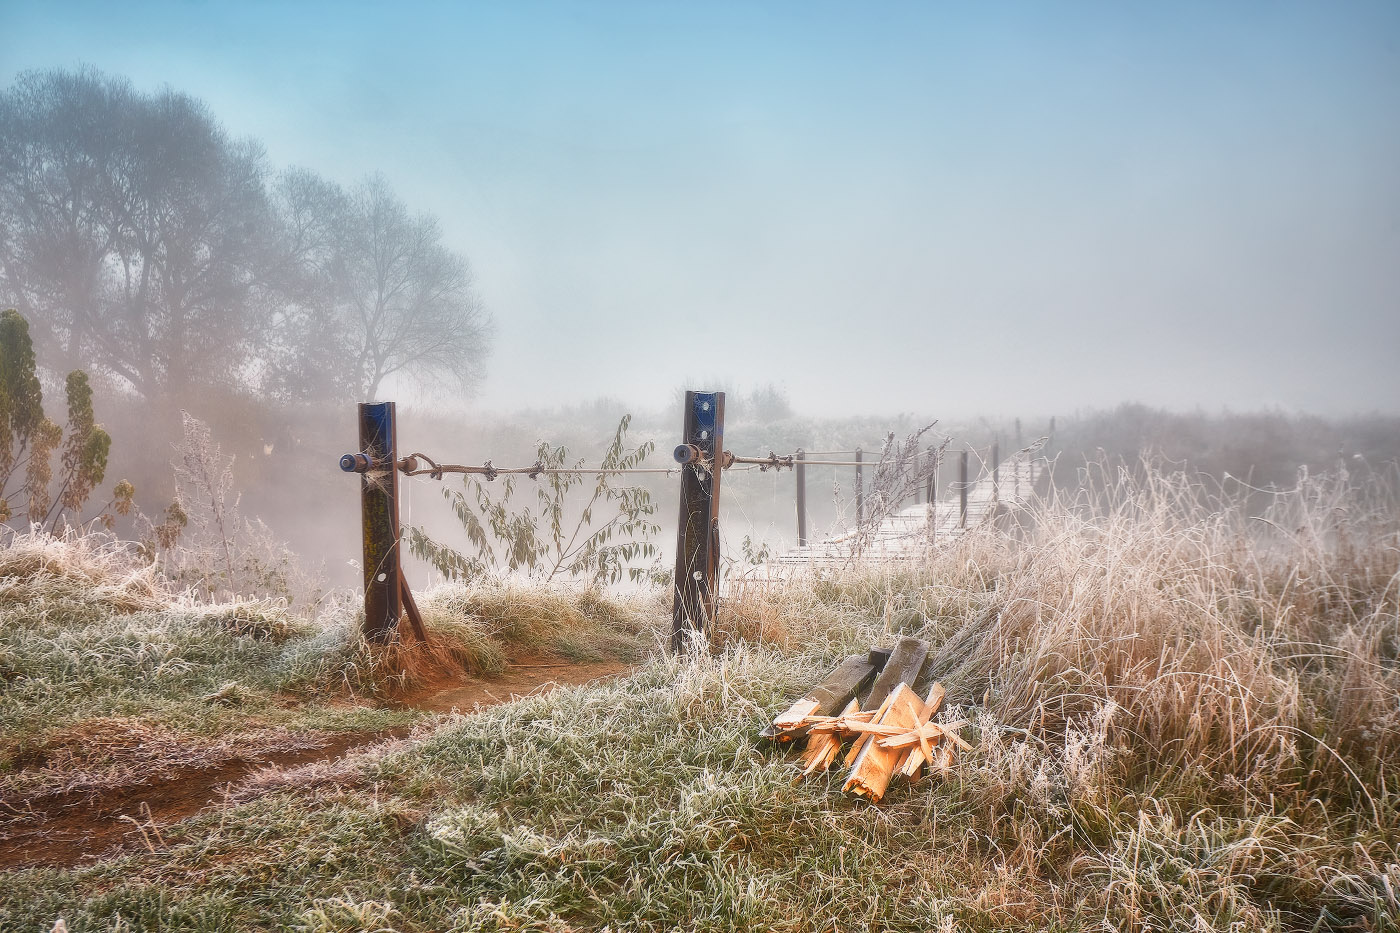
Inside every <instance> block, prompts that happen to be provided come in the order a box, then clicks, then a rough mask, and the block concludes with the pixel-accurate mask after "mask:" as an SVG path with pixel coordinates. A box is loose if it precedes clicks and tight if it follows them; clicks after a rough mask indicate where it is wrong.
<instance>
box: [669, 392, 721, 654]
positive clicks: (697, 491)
mask: <svg viewBox="0 0 1400 933" xmlns="http://www.w3.org/2000/svg"><path fill="white" fill-rule="evenodd" d="M681 438H682V443H681V445H680V446H679V447H677V448H676V460H677V461H678V462H680V463H681V464H683V466H682V467H681V515H680V528H679V530H678V531H677V533H676V573H675V587H676V590H675V600H674V602H673V604H672V609H671V650H672V651H681V650H684V648H685V647H686V644H687V641H688V636H687V633H688V632H692V631H695V632H702V633H703V632H706V631H707V630H708V627H709V624H710V622H711V620H713V619H714V617H715V601H716V598H717V597H718V595H719V481H720V475H721V473H723V469H722V468H721V466H720V464H721V460H722V457H723V455H724V393H723V392H686V393H685V421H684V425H683V427H682V429H681Z"/></svg>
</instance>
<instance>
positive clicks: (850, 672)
mask: <svg viewBox="0 0 1400 933" xmlns="http://www.w3.org/2000/svg"><path fill="white" fill-rule="evenodd" d="M876 673H877V668H876V666H875V664H874V663H872V662H871V660H870V659H869V657H868V656H867V655H860V654H853V655H851V656H850V657H848V658H846V659H845V660H844V661H842V662H841V663H840V664H838V665H837V666H836V669H835V670H833V671H832V672H831V673H830V674H828V675H826V678H825V679H824V680H823V681H822V682H821V683H819V684H817V685H816V686H815V687H813V688H812V689H811V690H808V691H807V693H806V695H805V696H803V697H802V699H800V700H798V701H797V702H796V703H794V704H793V705H792V706H791V707H789V708H788V710H787V712H785V713H783V714H782V715H781V716H779V717H778V718H777V719H774V720H773V725H772V726H770V727H769V728H767V729H764V730H763V732H762V733H760V734H761V735H762V736H763V737H764V738H770V739H775V740H777V741H779V742H791V741H792V740H793V739H798V738H801V737H802V736H804V735H806V734H807V728H808V727H807V726H805V725H803V723H802V720H803V719H804V718H807V717H810V716H833V715H835V714H836V712H837V711H838V710H840V709H841V708H842V707H844V706H845V705H846V704H847V703H849V702H850V701H851V698H852V697H854V696H855V695H856V694H857V693H859V692H860V690H861V689H862V688H863V687H865V685H866V684H868V683H870V681H871V680H873V679H874V678H875V675H876Z"/></svg>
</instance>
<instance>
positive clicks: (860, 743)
mask: <svg viewBox="0 0 1400 933" xmlns="http://www.w3.org/2000/svg"><path fill="white" fill-rule="evenodd" d="M889 707H890V698H889V697H885V702H883V703H881V704H880V708H879V709H877V710H875V712H874V713H872V714H871V719H873V720H876V721H877V722H878V721H879V719H880V717H881V716H883V715H885V711H886V710H888V709H889ZM870 739H871V736H870V735H869V734H868V733H865V734H861V735H858V736H856V740H855V741H854V742H852V743H851V750H850V751H849V752H847V753H846V761H845V765H846V767H847V768H849V767H851V766H852V765H853V764H855V761H856V758H857V757H858V756H859V755H860V753H861V751H862V750H863V749H864V748H865V745H866V743H867V742H869V741H870Z"/></svg>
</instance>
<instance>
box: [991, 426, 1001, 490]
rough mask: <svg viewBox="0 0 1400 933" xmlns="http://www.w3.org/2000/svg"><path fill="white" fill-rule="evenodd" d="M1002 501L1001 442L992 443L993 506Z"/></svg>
mask: <svg viewBox="0 0 1400 933" xmlns="http://www.w3.org/2000/svg"><path fill="white" fill-rule="evenodd" d="M1000 501H1001V441H992V504H993V505H996V504H997V503H998V502H1000Z"/></svg>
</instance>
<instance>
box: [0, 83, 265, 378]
mask: <svg viewBox="0 0 1400 933" xmlns="http://www.w3.org/2000/svg"><path fill="white" fill-rule="evenodd" d="M0 138H4V139H5V140H6V145H5V146H4V147H0V149H2V150H3V154H0V216H3V218H4V221H5V224H4V225H5V226H6V227H8V228H9V229H8V232H7V236H6V237H5V238H4V241H3V243H0V249H3V253H0V290H2V291H3V295H0V297H3V298H6V299H8V300H9V301H11V302H13V303H14V304H15V305H16V307H18V308H19V309H20V310H21V311H24V312H25V313H26V314H27V315H28V316H29V318H30V319H31V320H33V321H35V322H36V329H37V331H38V334H37V336H38V337H39V340H40V343H41V346H48V347H52V348H54V349H57V350H58V351H59V352H61V353H62V355H63V361H64V362H65V363H66V364H69V365H74V366H76V365H78V364H84V365H89V366H91V367H93V368H95V369H99V370H103V371H105V372H107V373H109V374H111V375H115V376H117V377H120V378H121V379H123V380H125V381H126V382H128V383H129V384H130V385H131V386H132V387H133V388H135V389H136V391H138V392H140V393H141V394H142V395H143V396H145V397H146V398H148V399H156V398H169V397H170V396H172V395H173V394H176V393H180V392H183V391H185V390H187V389H189V388H190V387H191V386H193V385H196V384H210V383H223V384H227V383H229V382H232V381H237V380H238V379H240V378H242V376H243V375H244V373H245V371H246V370H247V369H248V368H249V366H250V365H251V357H252V353H253V350H254V345H255V341H254V340H253V339H251V335H252V334H254V333H255V332H256V330H257V329H258V327H259V324H260V322H259V321H258V320H257V319H256V312H257V310H258V305H257V303H256V301H255V300H254V299H255V292H256V285H257V282H258V274H259V272H260V270H261V268H262V267H263V266H264V265H266V263H267V262H268V256H267V240H266V231H267V227H268V219H269V215H268V204H267V198H266V193H265V185H264V179H263V175H264V159H263V155H262V152H261V150H260V148H259V147H258V146H257V145H256V144H254V143H252V142H250V141H242V142H239V141H234V140H231V139H230V138H229V137H228V135H227V134H226V133H225V132H224V130H223V129H222V127H220V125H219V124H218V122H217V121H216V120H215V119H214V118H213V116H212V115H211V114H210V113H209V111H208V109H207V108H206V107H205V106H204V105H203V104H202V103H200V102H199V101H197V100H195V99H194V98H191V97H189V96H188V95H184V94H180V93H177V92H175V91H171V90H165V91H162V92H159V93H157V94H153V95H141V94H138V93H136V92H134V91H133V90H132V89H131V87H130V85H129V84H128V83H127V82H125V81H124V80H121V79H112V78H106V77H104V76H102V75H101V74H99V73H97V72H95V71H91V70H84V71H79V72H76V73H71V72H65V71H62V70H55V71H47V72H30V73H27V74H25V75H23V76H21V78H20V79H19V81H18V82H17V84H16V85H15V86H14V87H13V88H12V89H10V90H8V91H6V92H4V93H3V94H0Z"/></svg>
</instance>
